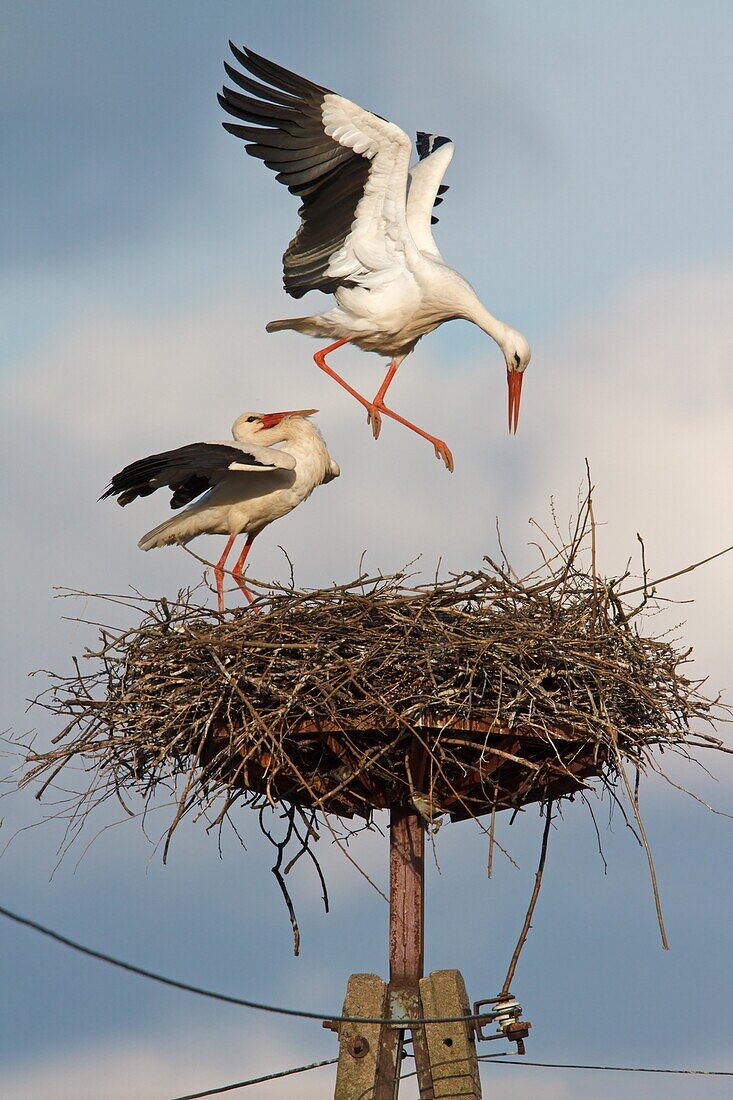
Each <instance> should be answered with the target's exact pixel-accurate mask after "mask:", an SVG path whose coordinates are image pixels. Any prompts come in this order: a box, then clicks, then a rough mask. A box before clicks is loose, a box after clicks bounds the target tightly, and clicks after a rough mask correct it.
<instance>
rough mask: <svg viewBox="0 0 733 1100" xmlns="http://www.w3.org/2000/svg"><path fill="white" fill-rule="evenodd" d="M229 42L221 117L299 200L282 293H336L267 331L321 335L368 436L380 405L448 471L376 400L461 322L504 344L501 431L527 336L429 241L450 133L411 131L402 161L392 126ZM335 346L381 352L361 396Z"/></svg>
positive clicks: (514, 397) (513, 404) (513, 419)
mask: <svg viewBox="0 0 733 1100" xmlns="http://www.w3.org/2000/svg"><path fill="white" fill-rule="evenodd" d="M230 45H231V48H232V52H233V54H234V57H235V59H236V61H237V62H238V63H239V65H240V66H241V68H235V67H234V66H233V65H229V64H225V68H226V71H227V74H228V76H229V77H230V78H231V80H232V82H233V83H234V84H236V85H237V87H238V88H239V89H241V91H240V90H235V89H234V88H229V87H225V88H224V89H223V91H222V94H221V95H220V96H219V102H220V103H221V105H222V107H223V108H224V109H225V110H226V111H228V112H229V114H230V115H233V116H234V117H235V118H237V119H238V120H239V121H238V122H236V123H231V122H227V123H225V124H224V125H225V128H226V129H227V130H228V131H229V132H230V133H231V134H234V135H235V137H238V138H241V139H242V140H243V141H244V143H245V148H246V150H247V152H248V153H249V154H250V155H251V156H253V157H258V158H259V159H260V160H263V161H264V162H265V164H266V165H267V167H268V168H271V169H272V170H273V171H274V172H277V176H276V179H277V180H279V181H280V182H281V183H284V184H285V185H286V186H287V188H288V190H289V191H291V192H292V193H293V194H296V195H298V196H299V197H300V199H301V201H302V205H301V207H300V210H299V213H300V219H301V220H300V226H299V228H298V232H297V233H296V235H295V237H294V238H293V240H292V241H291V242H290V244H289V246H288V248H287V251H286V252H285V255H284V257H283V266H284V275H285V277H284V284H285V290H286V291H287V293H288V294H290V295H292V297H294V298H300V297H302V296H303V295H304V294H306V293H307V292H308V291H309V290H321V291H323V292H325V293H327V294H333V295H334V297H335V298H336V305H335V307H334V308H333V309H330V310H328V312H326V313H318V314H313V315H311V316H307V317H289V318H286V319H284V320H278V321H271V322H270V324H268V326H267V330H268V332H276V331H278V330H280V329H294V330H296V331H297V332H303V333H305V334H306V335H308V336H315V337H319V338H320V339H325V340H328V341H329V344H328V346H327V347H325V348H322V349H321V350H320V351H318V352H316V354H315V356H314V359H315V361H316V363H317V364H318V366H319V367H320V368H321V370H324V371H325V372H326V373H327V374H329V375H330V376H331V377H332V378H333V379H335V381H337V382H338V383H339V385H341V386H343V387H344V389H346V390H348V392H349V393H350V394H351V395H352V396H353V397H355V398H356V400H357V401H359V402H360V403H361V404H362V405H363V406H364V408H365V409H366V410H367V416H368V421H369V423H370V424H371V427H372V430H373V432H374V436H375V438H376V437H377V436H378V435H379V432H380V428H381V418H382V415H384V416H387V417H390V418H391V419H392V420H397V421H399V423H401V424H404V425H405V427H407V428H410V429H411V430H412V431H414V432H417V433H418V435H421V436H422V437H423V438H424V439H427V440H428V441H429V442H430V443H432V445H433V447H434V448H435V454H436V457H438V458H440V459H442V460H443V462H444V463H445V465H446V466H447V468H448V469H449V470H452V469H453V456H452V455H451V452H450V450H449V449H448V447H447V446H446V444H445V443H444V442H443V441H442V440H441V439H438V438H436V437H435V436H433V435H430V434H429V433H428V432H426V431H424V430H423V429H422V428H418V427H417V426H416V425H415V424H412V423H410V422H409V421H408V420H405V419H404V417H402V416H400V415H399V414H398V413H396V412H395V411H394V410H393V409H391V408H388V407H387V405H386V404H385V398H386V396H387V390H388V388H389V386H390V384H391V382H392V380H393V378H394V376H395V373H396V371H397V369H398V367H399V365H400V363H401V362H402V361H403V359H404V358H405V356H407V355H409V353H410V352H411V351H412V349H413V348H414V347H415V344H416V343H417V341H418V340H419V339H420V337H421V336H424V335H425V334H426V333H428V332H432V331H433V329H436V328H437V327H438V326H439V325H441V324H443V322H444V321H450V320H454V319H456V318H462V319H464V320H467V321H471V322H472V323H473V324H475V325H478V327H479V328H481V329H483V330H484V332H486V333H488V335H489V336H491V337H492V339H494V340H495V341H496V343H497V344H498V345H499V347H500V348H501V350H502V352H503V355H504V360H505V362H506V373H507V384H508V391H509V429H510V431H513V432H515V431H516V429H517V423H518V420H519V402H520V397H521V390H522V379H523V377H524V370H525V368H526V366H527V364H528V363H529V360H530V348H529V344H528V343H527V341H526V339H525V338H524V336H522V334H521V333H519V332H517V331H516V329H513V328H511V327H510V326H509V325H507V324H505V323H504V322H503V321H500V320H498V319H497V318H496V317H494V316H493V315H492V314H491V313H489V311H488V310H487V309H486V308H485V306H484V305H482V303H481V302H480V301H479V299H478V297H477V296H476V293H475V292H474V290H473V288H472V287H471V285H470V284H469V283H468V282H467V281H466V280H465V279H464V278H463V277H462V276H461V275H459V274H458V272H457V271H454V270H453V269H452V268H451V267H449V266H448V264H446V262H445V261H444V259H443V257H442V256H441V254H440V252H439V251H438V248H437V246H436V244H435V241H434V239H433V234H432V228H431V227H432V224H433V223H434V222H435V221H436V218H435V217H434V215H433V209H434V206H435V205H436V204H437V203H439V202H441V200H442V196H443V193H444V192H445V190H446V187H445V185H444V184H443V182H442V181H443V176H444V174H445V171H446V169H447V167H448V165H449V163H450V161H451V158H452V156H453V148H454V147H453V143H452V142H451V141H450V140H449V139H448V138H444V137H438V136H434V135H431V134H425V133H419V134H418V140H417V151H418V155H419V158H420V159H419V161H418V163H417V164H416V165H414V166H413V167H412V168H410V159H411V154H412V143H411V141H410V139H409V138H408V137H407V134H405V133H404V131H403V130H401V129H400V128H399V126H395V125H394V123H392V122H387V121H386V120H385V119H383V118H380V117H379V116H378V115H374V114H372V113H371V112H370V111H366V110H364V109H363V108H362V107H359V106H357V104H356V103H352V102H351V101H350V100H348V99H345V98H344V97H343V96H340V95H337V94H336V93H335V92H331V91H329V89H328V88H324V87H321V86H320V85H319V84H313V83H311V81H309V80H306V79H304V78H303V77H301V76H297V75H296V74H295V73H292V72H289V71H288V70H287V69H283V68H282V67H281V66H280V65H276V64H274V63H273V62H272V61H267V60H266V59H265V58H264V57H260V56H259V55H258V54H256V53H254V52H253V51H252V50H249V49H246V48H245V49H243V50H240V49H238V48H237V47H236V46H234V45H233V44H232V43H230ZM242 70H244V71H242ZM262 81H265V83H261V82H262ZM243 93H247V94H243ZM242 123H244V124H245V125H242ZM343 344H355V345H356V346H357V347H359V348H362V349H363V350H364V351H374V352H377V353H378V354H379V355H384V356H388V357H389V358H390V359H391V363H390V366H389V370H388V371H387V374H386V376H385V378H384V381H383V382H382V385H381V386H380V387H379V390H378V391H377V393H376V395H375V396H374V398H373V399H372V400H371V401H369V400H367V398H365V397H364V396H363V395H362V394H360V393H358V392H357V391H356V390H355V389H354V388H353V387H352V386H350V385H349V384H348V383H347V382H346V381H345V380H344V379H343V378H341V377H340V376H339V375H338V374H336V372H335V371H334V370H333V368H332V367H331V366H330V365H329V364H328V363H327V362H326V356H327V355H328V354H329V353H330V352H332V351H335V350H336V348H339V347H341V346H342V345H343Z"/></svg>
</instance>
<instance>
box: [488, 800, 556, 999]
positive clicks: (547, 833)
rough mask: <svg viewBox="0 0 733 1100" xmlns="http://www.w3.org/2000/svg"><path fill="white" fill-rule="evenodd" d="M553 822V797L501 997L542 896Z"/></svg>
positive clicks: (505, 990)
mask: <svg viewBox="0 0 733 1100" xmlns="http://www.w3.org/2000/svg"><path fill="white" fill-rule="evenodd" d="M551 824H552V799H549V800H548V802H547V805H546V808H545V828H544V831H543V833H542V850H541V852H540V862H539V864H538V865H537V874H536V875H535V880H534V890H533V891H532V897H531V898H530V900H529V908H528V909H527V915H526V917H525V918H524V925H523V926H522V931H521V932H520V934H519V939H518V940H517V946H516V947H515V948H514V954H513V955H512V961H511V962H510V963H509V969H508V971H507V975H506V978H505V979H504V985H503V986H502V987H501V993H500V996H501V997H506V995H507V994H508V993H509V990H510V989H511V984H512V982H513V981H514V974H515V972H516V969H517V963H518V962H519V956H520V955H521V954H522V948H523V947H524V945H525V943H526V940H527V936H528V935H529V930H530V928H531V927H532V917H533V915H534V908H535V905H536V904H537V898H538V897H539V896H540V887H541V885H542V873H543V871H544V869H545V857H546V856H547V841H548V838H549V836H550V825H551Z"/></svg>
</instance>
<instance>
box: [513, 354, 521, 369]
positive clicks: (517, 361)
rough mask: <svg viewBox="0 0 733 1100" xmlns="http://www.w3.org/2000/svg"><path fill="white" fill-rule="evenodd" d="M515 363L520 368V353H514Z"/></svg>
mask: <svg viewBox="0 0 733 1100" xmlns="http://www.w3.org/2000/svg"><path fill="white" fill-rule="evenodd" d="M514 362H515V363H516V365H517V366H519V364H520V363H521V359H520V358H519V352H518V351H515V352H514Z"/></svg>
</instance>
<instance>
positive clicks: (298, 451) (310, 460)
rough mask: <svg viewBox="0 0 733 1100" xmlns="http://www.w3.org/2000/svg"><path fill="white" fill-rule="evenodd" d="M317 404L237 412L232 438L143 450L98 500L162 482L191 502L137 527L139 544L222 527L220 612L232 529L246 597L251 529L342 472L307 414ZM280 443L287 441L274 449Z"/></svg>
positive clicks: (180, 501) (123, 497)
mask: <svg viewBox="0 0 733 1100" xmlns="http://www.w3.org/2000/svg"><path fill="white" fill-rule="evenodd" d="M316 411H317V410H316V409H299V410H296V411H292V412H276V413H242V415H241V416H240V417H238V418H237V419H236V420H235V422H234V425H233V427H232V436H233V439H234V442H229V441H226V442H214V443H189V444H188V445H187V446H185V447H178V448H177V449H175V450H173V451H164V452H163V453H162V454H157V455H150V456H149V457H148V458H141V459H139V460H138V461H137V462H132V463H130V465H129V466H125V468H124V470H121V471H120V472H119V473H118V474H115V476H114V477H113V478H112V480H111V481H110V483H109V485H108V486H107V488H106V490H105V492H104V493H103V494H102V496H101V497H100V500H104V499H106V498H107V497H111V496H116V497H117V502H118V504H121V505H122V506H123V507H124V506H125V505H126V504H129V503H130V501H131V500H135V499H136V497H145V496H149V495H150V494H151V493H154V492H155V490H156V489H161V488H163V486H168V488H169V489H171V490H172V491H173V496H172V497H171V508H182V507H183V506H184V505H186V504H188V505H190V507H188V508H186V510H185V511H184V512H181V513H180V514H179V515H177V516H174V517H173V518H172V519H168V520H166V521H165V523H161V524H160V526H158V527H154V528H153V530H152V531H148V533H147V534H146V535H143V537H142V538H141V539H140V542H139V543H138V546H139V547H140V548H141V550H151V549H152V548H153V547H157V546H170V545H171V544H172V543H178V544H184V545H185V543H187V542H190V541H191V539H195V538H196V536H197V535H228V538H227V543H226V546H225V547H224V553H223V554H222V556H221V557H220V558H219V561H218V562H217V564H216V566H215V567H214V574H215V576H216V591H217V594H218V598H219V611H220V612H223V611H224V565H225V563H226V560H227V557H228V556H229V553H230V551H231V549H232V546H233V544H234V540H235V539H236V537H237V535H240V534H244V533H246V535H247V540H246V542H245V544H244V548H243V550H242V553H241V554H240V555H239V558H238V559H237V563H236V565H235V566H234V569H233V570H232V576H233V577H234V579H235V581H236V582H237V584H238V585H239V587H240V588H241V590H242V592H243V593H244V595H245V596H246V598H247V600H248V601H249V602H250V603H251V602H252V594H251V593H250V591H249V589H248V588H247V586H246V584H245V583H244V580H243V579H242V568H243V566H244V563H245V562H246V560H247V555H248V554H249V550H250V547H251V546H252V543H253V541H254V539H255V537H256V536H257V535H258V534H259V533H260V531H262V530H263V528H265V527H267V525H268V524H269V523H272V522H273V520H276V519H280V518H281V517H282V516H286V515H287V514H288V512H292V510H293V508H297V506H298V505H299V504H302V502H303V501H304V500H306V499H307V498H308V497H309V496H310V495H311V493H312V492H313V490H314V489H315V488H316V486H318V485H325V484H326V483H327V482H329V481H333V479H334V478H335V477H338V476H339V474H340V472H341V471H340V470H339V467H338V465H337V464H336V463H335V462H334V461H333V459H332V458H331V456H330V455H329V453H328V451H327V449H326V444H325V443H324V441H323V437H322V436H321V433H320V432H319V431H318V428H316V426H315V425H314V424H311V422H310V421H309V420H308V417H309V416H313V414H314V413H315V412H316ZM278 443H284V444H285V448H284V449H282V450H280V449H278V448H277V447H276V446H275V445H276V444H278ZM202 494H203V495H202ZM196 498H198V499H196ZM193 501H195V503H192V502H193Z"/></svg>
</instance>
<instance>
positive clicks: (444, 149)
mask: <svg viewBox="0 0 733 1100" xmlns="http://www.w3.org/2000/svg"><path fill="white" fill-rule="evenodd" d="M416 146H417V155H418V156H419V158H420V159H419V161H418V162H417V164H415V165H414V166H413V167H412V168H411V169H410V186H409V189H408V192H407V224H408V226H409V229H410V233H411V234H412V239H413V240H414V242H415V244H416V245H417V247H418V248H419V249H420V251H421V252H427V253H428V254H429V255H431V256H435V257H438V258H440V252H439V251H438V248H437V245H436V244H435V241H434V239H433V232H432V229H431V226H433V225H435V223H436V222H437V220H438V219H437V218H436V217H435V215H434V214H433V209H434V207H436V206H439V205H440V204H441V202H442V201H443V195H444V194H445V192H446V191H447V190H448V185H447V184H444V183H443V182H442V179H443V176H444V175H445V173H446V171H447V169H448V165H449V164H450V162H451V160H452V159H453V152H454V150H455V146H454V144H453V142H452V141H451V140H450V138H447V137H439V136H437V135H435V134H425V133H422V131H419V132H418V135H417V142H416Z"/></svg>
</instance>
